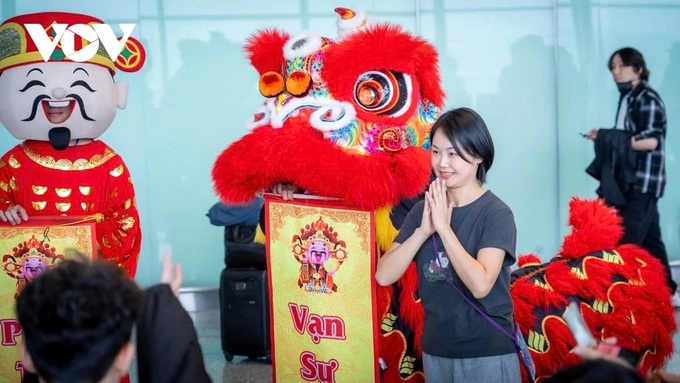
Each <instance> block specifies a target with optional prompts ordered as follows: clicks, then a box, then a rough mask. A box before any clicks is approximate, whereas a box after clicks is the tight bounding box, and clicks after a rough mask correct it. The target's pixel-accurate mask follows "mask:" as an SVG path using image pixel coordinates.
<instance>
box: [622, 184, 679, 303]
mask: <svg viewBox="0 0 680 383" xmlns="http://www.w3.org/2000/svg"><path fill="white" fill-rule="evenodd" d="M657 201H658V198H656V197H655V196H654V195H652V194H650V193H639V192H635V193H634V194H633V195H632V196H628V197H627V198H626V206H623V207H618V206H617V209H619V214H620V215H621V217H622V218H623V230H624V232H623V238H622V239H621V242H620V243H621V244H624V243H634V244H636V245H638V246H640V247H642V248H643V249H645V250H647V251H648V252H650V253H651V254H652V256H653V257H655V258H656V259H658V260H659V261H661V264H662V265H663V267H664V271H665V273H666V284H667V285H668V287H669V288H670V289H671V294H673V293H674V292H675V289H676V288H677V287H678V285H677V284H676V283H675V281H673V278H672V275H671V268H670V266H669V264H668V254H667V253H666V245H664V243H663V240H662V239H661V227H660V225H659V209H658V208H657V206H656V205H657Z"/></svg>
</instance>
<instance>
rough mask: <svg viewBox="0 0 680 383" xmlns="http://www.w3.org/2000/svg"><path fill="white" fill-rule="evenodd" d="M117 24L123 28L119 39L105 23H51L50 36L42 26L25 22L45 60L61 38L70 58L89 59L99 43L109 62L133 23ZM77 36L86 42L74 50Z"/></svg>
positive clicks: (62, 47)
mask: <svg viewBox="0 0 680 383" xmlns="http://www.w3.org/2000/svg"><path fill="white" fill-rule="evenodd" d="M118 26H119V27H120V29H121V30H122V31H123V37H121V38H120V40H119V39H117V38H116V35H115V34H114V33H113V30H112V29H111V27H110V26H109V25H108V24H91V25H85V24H74V25H71V26H69V25H68V24H52V28H53V29H54V32H55V36H54V38H52V39H51V38H50V37H51V36H49V35H48V34H47V31H45V28H43V26H42V25H40V24H24V27H25V28H26V30H27V31H28V34H29V35H30V36H31V39H32V40H33V42H34V43H35V46H36V47H37V48H38V51H39V52H40V55H41V56H42V58H43V60H45V61H46V62H47V61H48V60H49V59H50V57H51V56H52V53H53V52H54V50H55V48H56V47H57V44H59V42H60V41H61V50H62V51H63V52H64V55H65V56H66V57H68V58H69V59H70V60H71V61H75V62H86V61H89V60H90V59H91V58H92V57H94V55H96V54H97V50H99V44H100V43H101V44H102V45H103V46H104V49H105V50H106V53H107V54H108V55H109V58H110V59H111V61H113V62H115V61H116V58H117V57H118V55H119V54H120V52H121V51H122V50H123V48H124V47H125V43H126V42H127V40H128V39H129V38H130V35H131V34H132V31H133V30H134V29H135V24H118ZM76 35H78V36H80V37H82V38H83V39H85V40H87V41H89V44H87V45H86V46H84V47H83V48H81V49H80V50H78V51H76V50H75V41H76Z"/></svg>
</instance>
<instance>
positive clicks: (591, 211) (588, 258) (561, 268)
mask: <svg viewBox="0 0 680 383" xmlns="http://www.w3.org/2000/svg"><path fill="white" fill-rule="evenodd" d="M569 224H570V225H571V226H572V232H571V233H570V234H569V235H567V236H566V237H565V238H564V242H563V244H562V249H561V250H560V253H559V255H558V256H557V257H555V258H553V259H552V260H551V261H550V262H548V263H545V264H542V265H541V264H540V261H539V259H538V257H536V256H534V255H527V256H523V257H520V259H519V264H520V266H521V268H520V269H518V270H516V271H514V272H513V282H512V283H511V287H510V293H511V295H512V299H513V303H514V305H515V317H516V318H517V321H518V323H519V326H520V328H521V330H522V333H523V335H524V338H525V339H526V341H527V344H528V346H529V349H530V351H531V354H532V357H533V359H534V362H535V364H536V375H537V377H538V378H537V380H538V381H541V380H542V379H544V378H546V377H548V376H550V375H551V374H553V373H554V372H555V371H556V370H558V369H559V368H561V367H564V366H568V365H573V364H576V363H578V362H579V361H580V360H581V359H580V357H578V356H577V355H574V354H573V353H572V352H571V349H572V348H573V347H574V346H575V345H576V341H575V340H574V337H573V336H572V335H571V332H570V330H569V328H568V327H567V324H566V323H565V321H564V320H563V319H562V314H563V313H564V310H565V308H566V306H567V305H568V304H569V302H570V301H572V300H573V301H576V302H577V303H578V305H579V309H580V311H581V313H582V315H583V318H584V320H585V323H586V324H587V326H588V328H589V329H590V330H591V332H592V334H593V336H594V337H595V339H597V340H598V341H602V340H604V339H606V338H609V337H616V338H617V344H618V345H619V346H620V347H621V348H622V351H621V354H620V356H622V357H624V358H625V359H627V360H629V361H631V362H633V363H634V364H636V363H637V365H638V370H639V372H640V373H641V374H643V375H644V374H646V373H647V372H648V371H649V370H650V369H657V368H661V367H662V366H663V365H664V363H665V361H666V360H667V358H669V357H670V356H671V354H672V353H673V340H672V333H673V332H674V331H675V329H676V324H675V319H674V317H673V308H672V307H671V303H670V292H669V290H668V287H666V284H665V282H664V281H665V278H664V271H663V267H662V266H661V263H660V262H659V261H658V260H657V259H656V258H654V257H652V256H651V255H650V254H649V253H647V252H646V251H645V250H643V249H642V248H640V247H638V246H635V245H630V244H627V245H620V246H617V243H618V242H619V240H620V239H621V236H622V235H623V228H622V226H621V218H620V217H619V216H618V215H617V214H616V210H615V209H613V208H611V207H608V206H606V205H605V204H604V202H602V200H579V199H576V198H574V199H573V200H572V201H571V203H570V217H569ZM525 378H526V377H525Z"/></svg>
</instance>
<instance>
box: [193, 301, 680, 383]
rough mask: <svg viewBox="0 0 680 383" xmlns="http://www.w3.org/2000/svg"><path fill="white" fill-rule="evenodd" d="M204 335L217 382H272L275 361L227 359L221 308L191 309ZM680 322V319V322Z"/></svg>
mask: <svg viewBox="0 0 680 383" xmlns="http://www.w3.org/2000/svg"><path fill="white" fill-rule="evenodd" d="M191 316H192V318H193V319H194V323H195V324H196V330H197V332H198V336H199V338H200V342H201V347H202V349H203V355H204V357H205V363H206V366H207V368H208V373H209V374H210V376H211V377H212V380H213V382H215V383H218V382H224V383H227V382H228V383H260V382H271V381H272V379H271V365H269V364H266V363H262V362H251V361H248V360H246V359H245V358H243V357H235V358H234V360H233V361H232V362H226V361H225V358H224V354H223V353H222V347H221V343H220V342H221V341H220V326H219V311H217V310H211V311H203V312H196V313H191ZM675 317H676V321H678V320H680V311H676V312H675ZM679 323H680V322H679ZM673 339H674V342H675V347H676V348H678V346H680V335H679V334H677V333H676V334H675V335H674V337H673ZM667 370H668V371H670V372H674V373H676V374H680V351H678V350H676V351H675V354H674V355H673V357H672V359H671V360H670V361H669V362H668V365H667Z"/></svg>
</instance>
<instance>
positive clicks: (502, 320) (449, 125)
mask: <svg viewBox="0 0 680 383" xmlns="http://www.w3.org/2000/svg"><path fill="white" fill-rule="evenodd" d="M430 141H431V155H432V157H431V158H432V169H433V171H434V173H435V175H436V177H437V178H436V179H435V180H434V181H433V182H432V183H431V184H430V187H429V189H428V190H427V192H426V193H425V199H424V200H423V201H422V202H420V203H418V204H416V205H415V206H414V208H413V209H412V210H411V211H410V212H409V214H408V216H407V217H406V219H405V221H404V224H403V225H402V227H401V229H400V231H399V234H398V235H397V237H396V239H395V240H394V243H393V244H392V246H391V247H390V249H389V250H388V251H387V253H385V254H384V255H383V256H382V257H381V258H380V261H379V262H378V267H377V271H376V274H375V278H376V281H377V282H378V284H380V285H383V286H386V285H390V284H392V283H394V282H396V281H397V280H398V279H399V278H400V277H401V276H402V275H403V274H404V272H405V271H406V269H407V267H408V266H409V264H410V263H411V262H412V261H414V260H415V262H416V266H417V270H418V293H419V295H420V298H421V300H422V304H423V308H424V310H425V323H424V326H423V334H422V348H423V370H424V373H425V379H426V381H428V382H452V381H459V382H467V381H475V382H478V383H480V382H494V383H495V382H520V381H521V373H520V365H519V359H518V357H517V351H516V348H515V344H514V342H513V341H512V340H511V339H510V338H509V337H508V336H506V335H504V334H503V333H502V332H501V330H500V329H499V328H496V327H495V326H494V325H493V324H492V323H490V322H489V321H488V320H486V319H485V318H484V317H482V316H481V315H480V314H479V313H478V312H476V311H475V310H474V309H473V308H472V306H471V305H470V304H469V303H468V302H466V301H465V300H464V299H463V298H462V297H461V296H460V295H459V294H458V293H457V292H456V291H455V290H454V288H453V286H451V284H454V285H455V286H456V287H458V289H459V290H461V291H462V292H463V294H465V295H466V296H467V298H469V299H470V300H471V301H472V302H473V303H474V304H475V305H477V306H478V307H479V308H481V309H482V310H483V311H484V312H485V313H486V314H487V315H488V316H489V317H490V318H491V319H492V320H494V321H495V322H496V323H497V324H498V325H499V326H501V327H502V328H503V329H505V330H506V331H507V332H509V333H510V334H512V333H513V330H514V321H513V317H512V301H511V299H510V292H509V281H510V270H509V267H510V266H511V265H512V264H513V263H514V262H515V247H516V236H517V231H516V227H515V220H514V217H513V214H512V211H511V210H510V208H509V207H508V206H507V205H506V204H505V203H504V202H503V201H501V200H500V199H499V198H498V197H496V196H495V195H494V194H493V193H491V191H489V190H486V189H485V188H484V187H483V186H482V185H483V184H484V181H485V179H486V173H487V171H488V170H489V168H490V167H491V164H492V163H493V157H494V146H493V141H492V139H491V135H490V134H489V131H488V129H487V127H486V124H485V123H484V120H483V119H482V118H481V117H480V116H479V115H478V114H477V113H476V112H475V111H473V110H471V109H468V108H460V109H454V110H451V111H449V112H446V113H444V114H443V115H442V116H441V117H440V118H439V119H438V120H437V122H435V124H434V126H433V127H432V131H431V133H430Z"/></svg>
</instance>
